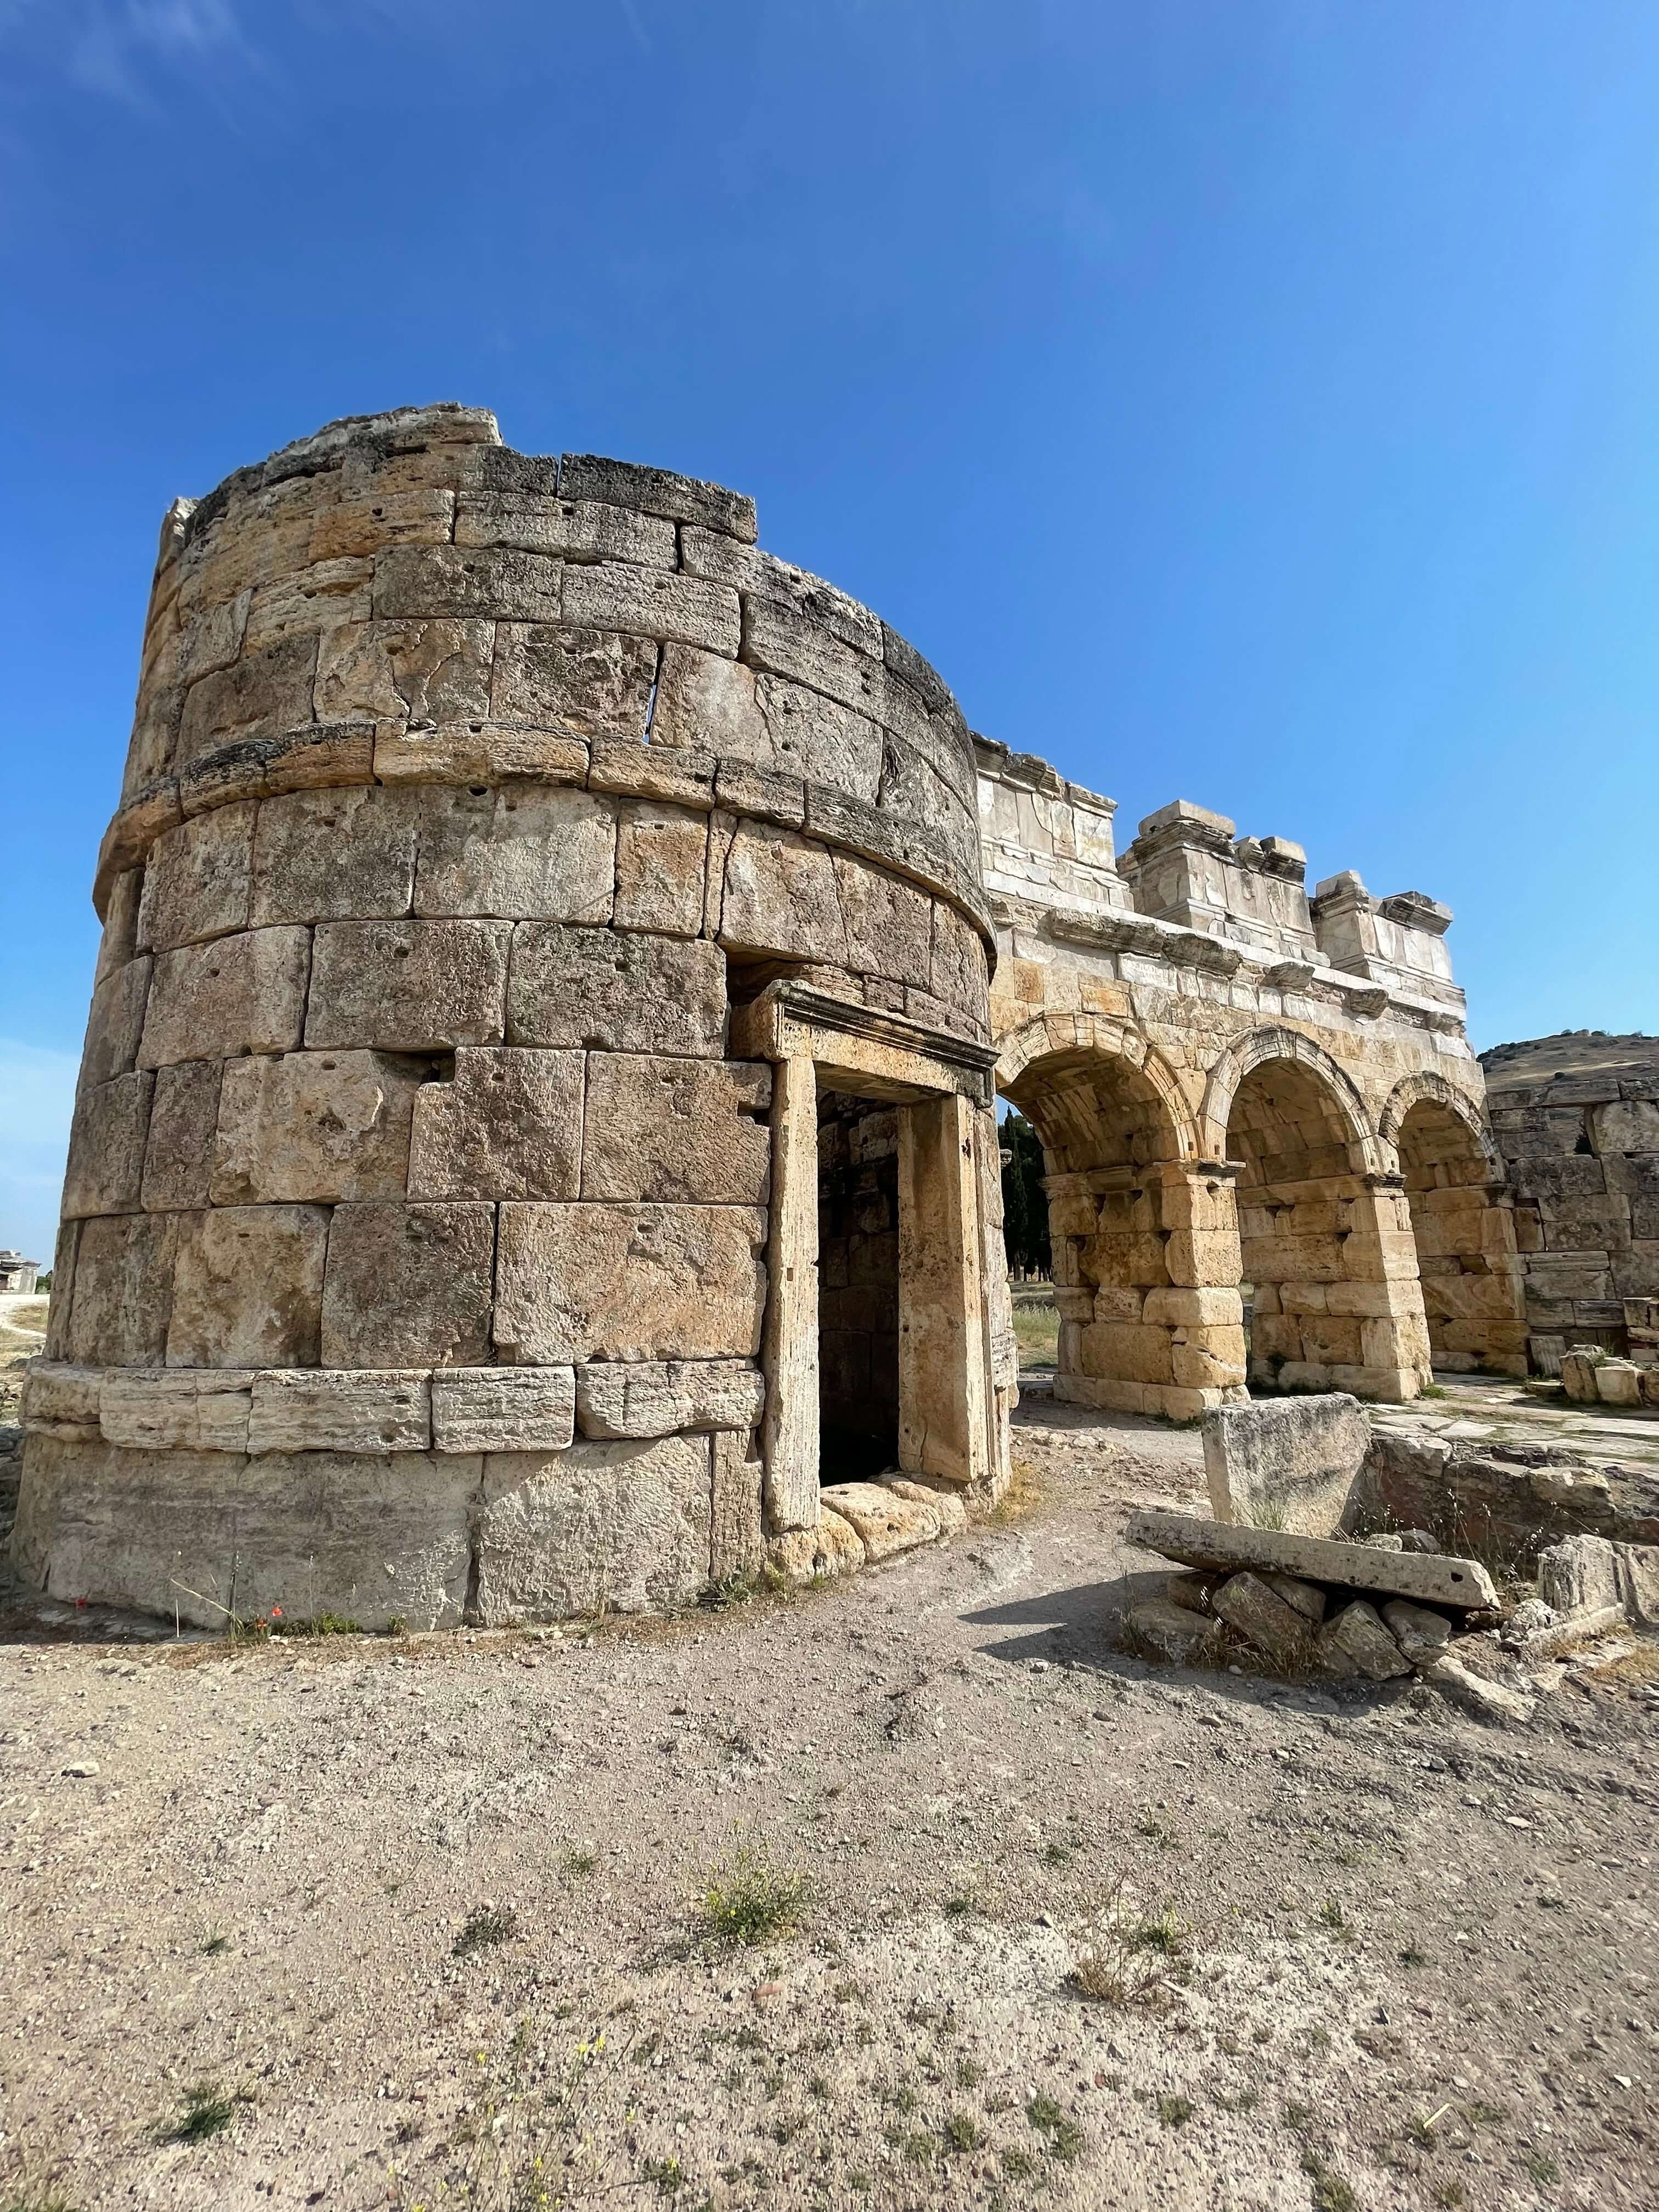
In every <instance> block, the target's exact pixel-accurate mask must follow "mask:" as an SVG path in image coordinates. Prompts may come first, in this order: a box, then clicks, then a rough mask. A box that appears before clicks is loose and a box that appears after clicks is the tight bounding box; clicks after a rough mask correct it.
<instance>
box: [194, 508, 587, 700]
mask: <svg viewBox="0 0 1659 2212" xmlns="http://www.w3.org/2000/svg"><path fill="white" fill-rule="evenodd" d="M562 574H563V568H562V563H560V562H557V561H550V560H548V559H547V558H546V557H545V556H544V555H542V554H539V553H519V552H515V551H513V550H511V549H510V548H508V547H506V546H495V547H484V546H459V545H394V546H393V547H392V549H391V550H389V551H388V552H385V553H381V554H380V555H378V556H376V559H375V562H374V616H375V619H376V620H377V621H382V622H383V621H386V620H388V619H391V620H400V621H407V620H409V619H410V617H414V618H416V619H419V618H420V617H428V618H430V617H448V618H449V619H450V620H451V621H466V620H469V619H471V620H474V621H476V620H478V619H481V618H488V617H494V618H495V620H496V621H499V622H525V623H556V622H557V621H558V620H559V618H560V599H561V578H562ZM186 712H188V708H186Z"/></svg>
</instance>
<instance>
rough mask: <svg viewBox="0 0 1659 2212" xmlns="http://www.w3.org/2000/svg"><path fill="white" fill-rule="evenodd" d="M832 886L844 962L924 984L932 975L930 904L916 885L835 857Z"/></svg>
mask: <svg viewBox="0 0 1659 2212" xmlns="http://www.w3.org/2000/svg"><path fill="white" fill-rule="evenodd" d="M835 869H836V890H837V892H838V894H839V902H840V906H841V913H842V923H843V925H844V927H845V929H846V932H847V955H848V965H849V966H850V967H852V968H854V969H858V970H859V971H860V973H862V974H864V975H890V976H892V977H894V978H895V979H896V981H899V982H902V983H915V984H918V985H921V986H922V987H927V983H928V981H929V979H930V976H931V973H932V964H933V906H934V902H933V900H932V899H930V898H929V897H928V896H927V893H926V892H925V891H920V890H917V889H916V888H915V884H904V883H901V882H899V880H898V878H896V877H895V876H888V875H883V874H882V873H881V872H879V871H878V869H875V868H871V867H866V866H864V864H863V863H862V862H861V861H858V860H843V859H842V858H841V857H840V856H839V855H837V856H836V863H835Z"/></svg>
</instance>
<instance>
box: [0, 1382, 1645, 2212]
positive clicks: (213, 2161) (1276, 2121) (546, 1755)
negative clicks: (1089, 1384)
mask: <svg viewBox="0 0 1659 2212" xmlns="http://www.w3.org/2000/svg"><path fill="white" fill-rule="evenodd" d="M1016 1460H1017V1463H1018V1467H1019V1468H1020V1470H1021V1474H1020V1480H1019V1484H1018V1504H1017V1505H1016V1507H1015V1508H1014V1509H1013V1510H1009V1511H1006V1512H1005V1513H1004V1514H1003V1515H1002V1516H999V1518H997V1519H996V1520H994V1521H993V1522H987V1523H980V1524H977V1525H975V1526H974V1527H973V1528H970V1529H969V1533H968V1534H967V1535H966V1536H964V1537H960V1538H958V1539H957V1541H955V1542H954V1543H952V1544H951V1545H950V1546H948V1547H934V1548H933V1549H932V1550H930V1551H928V1552H927V1553H912V1554H910V1555H908V1557H906V1558H905V1559H901V1560H898V1561H896V1562H895V1563H893V1564H892V1565H890V1566H888V1567H886V1568H884V1569H882V1570H879V1571H874V1572H870V1573H866V1574H865V1575H863V1576H861V1577H858V1578H857V1579H856V1580H855V1581H854V1582H852V1583H848V1584H844V1585H842V1586H839V1587H835V1588H830V1589H824V1590H822V1591H817V1592H812V1593H809V1594H806V1595H803V1596H799V1597H796V1598H793V1599H782V1598H777V1599H774V1598H763V1599H760V1600H757V1601H753V1602H752V1603H750V1604H749V1605H747V1606H744V1607H738V1608H736V1609H734V1610H732V1611H731V1612H729V1613H724V1614H719V1615H714V1614H700V1615H697V1616H695V1617H693V1618H691V1619H689V1620H680V1621H676V1622H672V1623H633V1624H629V1623H605V1624H601V1625H599V1626H598V1628H597V1629H596V1630H595V1632H592V1633H591V1634H588V1633H583V1632H575V1633H569V1632H567V1633H566V1634H564V1635H562V1636H555V1635H546V1636H542V1637H538V1636H502V1635H495V1636H479V1637H477V1638H465V1637H452V1638H427V1639H422V1640H417V1641H415V1642H410V1643H399V1642H396V1641H392V1640H387V1639H362V1638H333V1639H330V1640H328V1641H325V1642H321V1643H311V1644H296V1643H275V1644H264V1645H259V1646H254V1647H227V1646H226V1645H224V1644H213V1643H206V1642H196V1643H185V1644H173V1643H172V1642H171V1641H165V1642H159V1643H139V1644H133V1643H125V1644H118V1643H113V1642H112V1641H110V1640H108V1625H107V1624H105V1623H100V1622H97V1621H94V1620H89V1619H88V1618H87V1617H85V1616H81V1617H78V1618H77V1617H76V1616H75V1615H74V1614H73V1613H72V1611H71V1612H70V1613H68V1614H67V1615H66V1616H64V1614H63V1613H62V1609H59V1612H60V1618H59V1620H58V1623H57V1624H56V1627H55V1629H54V1627H53V1626H52V1624H51V1623H47V1624H46V1626H41V1624H40V1617H39V1616H38V1615H36V1616H33V1618H32V1619H26V1618H25V1617H24V1616H22V1615H21V1614H14V1615H13V1616H12V1617H11V1626H10V1627H9V1630H8V1631H7V1632H6V1633H5V1636H4V1639H3V1640H0V1728H3V1742H0V1756H3V1769H0V1814H3V1818H0V1850H3V1860H0V1864H3V1883H0V1896H3V1904H4V1909H5V1912H6V1916H7V1924H6V1928H5V1937H6V1941H5V1942H4V1945H3V1955H4V1958H5V1961H6V1963H5V1965H4V1966H3V1969H0V1972H3V2004H0V2078H3V2084H4V2099H3V2115H0V2128H3V2137H0V2205H5V2206H6V2207H7V2212H11V2208H12V2206H13V2205H14V2204H15V2205H16V2206H19V2207H22V2208H27V2212H36V2209H37V2208H40V2207H44V2206H46V2205H47V2204H52V2203H61V2204H62V2205H64V2206H70V2207H79V2208H82V2212H92V2208H94V2207H99V2208H101V2207H106V2206H123V2207H131V2206H146V2207H148V2206H156V2207H161V2206H165V2207H169V2208H179V2212H188V2208H197V2207H200V2208H214V2212H234V2208H240V2207H245V2206H246V2207H266V2206H276V2207H290V2206H292V2207H299V2206H304V2205H313V2204H315V2205H325V2206H327V2207H329V2208H331V2212H336V2208H338V2212H356V2208H359V2207H362V2208H367V2207H370V2206H396V2207H402V2208H405V2212H412V2208H415V2207H416V2206H421V2207H426V2208H429V2209H430V2212H435V2208H437V2207H439V2206H441V2205H455V2204H460V2203H466V2204H483V2205H489V2206H492V2207H493V2206H499V2207H501V2208H503V2209H504V2212H520V2208H528V2207H533V2206H536V2205H538V2204H543V2203H546V2204H555V2203H568V2204H573V2205H581V2206H586V2205H601V2204H610V2205H617V2206H624V2207H639V2206H647V2205H652V2204H655V2203H663V2204H673V2205H676V2206H678V2207H682V2208H689V2207H696V2206H702V2205H704V2204H712V2205H715V2206H728V2205H729V2206H733V2207H736V2206H747V2205H750V2204H773V2205H776V2204H787V2205H790V2206H794V2205H801V2206H807V2207H817V2206H834V2207H840V2206H871V2207H877V2206H882V2207H884V2206H933V2205H941V2206H945V2205H948V2206H951V2207H957V2206H963V2207H968V2206H983V2207H986V2208H991V2207H995V2206H998V2205H1003V2206H1007V2207H1010V2208H1012V2207H1017V2206H1024V2205H1028V2204H1030V2205H1036V2204H1042V2205H1047V2206H1079V2207H1082V2206H1089V2207H1098V2206H1120V2205H1121V2206H1132V2205H1133V2206H1141V2205H1157V2206H1159V2207H1172V2208H1185V2207H1188V2206H1191V2207H1199V2206H1204V2207H1206V2208H1207V2207H1212V2206H1225V2207H1227V2208H1230V2212H1231V2208H1233V2207H1262V2208H1268V2207H1272V2208H1279V2207H1286V2208H1288V2207H1296V2208H1298V2212H1299V2208H1304V2207H1309V2206H1313V2207H1316V2208H1327V2212H1341V2208H1344V2207H1347V2206H1350V2205H1353V2206H1359V2207H1368V2208H1379V2209H1380V2208H1394V2207H1399V2208H1402V2212H1403V2208H1413V2212H1416V2208H1419V2207H1425V2206H1428V2207H1432V2206H1436V2205H1443V2206H1449V2207H1451V2206H1469V2207H1493V2208H1498V2207H1503V2208H1511V2207H1530V2206H1533V2205H1539V2206H1557V2205H1585V2206H1590V2205H1594V2206H1597V2207H1607V2206H1632V2207H1650V2206H1652V2205H1654V2204H1655V2203H1656V2202H1659V2184H1656V2180H1655V2175H1656V2172H1659V2137H1656V2121H1659V2098H1656V2087H1659V1988H1656V1975H1659V1928H1656V1919H1655V1911H1654V1893H1653V1874H1652V1860H1653V1855H1654V1853H1655V1852H1656V1851H1659V1827H1656V1821H1655V1809H1656V1805H1659V1759H1656V1741H1659V1689H1656V1684H1659V1668H1655V1666H1654V1665H1653V1664H1652V1663H1651V1662H1652V1658H1653V1647H1651V1646H1638V1647H1637V1648H1636V1649H1634V1650H1627V1651H1626V1654H1625V1656H1623V1657H1622V1658H1621V1659H1620V1660H1619V1661H1617V1662H1615V1663H1614V1664H1613V1666H1612V1667H1611V1668H1608V1669H1607V1670H1605V1672H1604V1674H1602V1675H1601V1676H1600V1677H1596V1676H1593V1675H1591V1674H1587V1673H1584V1672H1579V1673H1576V1674H1569V1675H1568V1676H1566V1677H1565V1680H1563V1682H1562V1685H1561V1686H1560V1687H1559V1689H1558V1690H1557V1691H1555V1692H1553V1693H1552V1694H1549V1695H1547V1696H1545V1697H1544V1698H1542V1699H1541V1705H1540V1711H1539V1716H1538V1717H1537V1719H1536V1720H1535V1721H1534V1723H1533V1724H1532V1725H1531V1726H1530V1727H1529V1728H1527V1729H1506V1730H1503V1731H1494V1730H1492V1729H1484V1728H1481V1727H1480V1726H1478V1725H1476V1724H1475V1723H1473V1722H1471V1721H1469V1720H1468V1719H1466V1718H1463V1717H1460V1716H1459V1715H1457V1714H1455V1713H1454V1712H1452V1711H1450V1710H1449V1708H1448V1707H1447V1706H1446V1705H1443V1703H1442V1702H1441V1701H1440V1700H1439V1699H1437V1698H1436V1697H1435V1696H1433V1695H1432V1694H1431V1692H1427V1691H1425V1690H1422V1689H1419V1688H1415V1687H1413V1686H1409V1685H1408V1686H1406V1687H1404V1688H1403V1689H1401V1688H1400V1687H1399V1686H1393V1685H1391V1686H1389V1687H1388V1688H1387V1689H1385V1690H1383V1691H1376V1690H1372V1691H1367V1692H1364V1693H1355V1694H1346V1693H1345V1694H1343V1695H1341V1696H1340V1697H1339V1696H1336V1695H1331V1696H1326V1695H1323V1694H1319V1693H1311V1692H1305V1691H1300V1690H1297V1691H1286V1690H1282V1689H1275V1688H1274V1686H1273V1685H1271V1684H1265V1683H1261V1682H1258V1681H1255V1680H1251V1679H1249V1678H1248V1677H1245V1676H1243V1675H1237V1676H1235V1675H1229V1674H1220V1675H1210V1676H1197V1675H1188V1676H1182V1675H1176V1674H1163V1675H1154V1674H1152V1673H1151V1672H1150V1671H1149V1670H1148V1669H1146V1668H1144V1667H1142V1666H1140V1665H1139V1664H1138V1663H1136V1662H1133V1661H1132V1660H1129V1659H1127V1658H1125V1657H1122V1656H1119V1655H1118V1654H1116V1653H1115V1651H1114V1650H1113V1649H1112V1648H1111V1642H1110V1638H1111V1634H1112V1628H1113V1623H1114V1621H1115V1618H1116V1616H1117V1612H1118V1609H1119V1608H1120V1607H1121V1604H1122V1603H1123V1601H1124V1599H1125V1597H1126V1595H1127V1594H1128V1593H1129V1592H1132V1591H1133V1590H1135V1589H1148V1588H1151V1587H1152V1583H1150V1582H1149V1581H1146V1580H1144V1579H1142V1578H1143V1577H1150V1576H1152V1574H1153V1573H1154V1572H1155V1571H1156V1570H1155V1566H1154V1563H1153V1562H1152V1561H1151V1560H1150V1559H1146V1557H1145V1556H1144V1555H1136V1554H1133V1553H1127V1552H1126V1551H1125V1550H1124V1548H1123V1547H1122V1543H1121V1529H1122V1526H1123V1522H1124V1520H1125V1517H1126V1515H1127V1510H1128V1508H1129V1505H1130V1504H1131V1503H1132V1502H1133V1501H1134V1500H1137V1499H1163V1500H1164V1501H1166V1502H1168V1501H1170V1500H1174V1499H1187V1498H1194V1496H1195V1495H1196V1494H1197V1492H1198V1491H1199V1489H1200V1455H1199V1449H1198V1443H1197V1439H1196V1437H1194V1436H1193V1435H1192V1434H1190V1433H1182V1432H1176V1431H1165V1430H1161V1429H1158V1428H1154V1427H1152V1426H1151V1425H1144V1424H1139V1423H1136V1422H1133V1421H1131V1420H1127V1419H1126V1420H1118V1421H1112V1422H1110V1423H1108V1424H1101V1423H1098V1422H1096V1421H1093V1420H1085V1419H1082V1418H1081V1417H1079V1416H1078V1415H1075V1414H1073V1413H1068V1412H1066V1410H1065V1409H1061V1408H1044V1407H1031V1408H1030V1409H1028V1410H1027V1411H1026V1412H1025V1413H1023V1414H1022V1415H1021V1417H1020V1421H1019V1425H1018V1431H1017V1436H1016ZM54 1634H55V1635H56V1637H57V1639H58V1640H53V1637H54ZM797 1882H799V1885H800V1886H801V1887H800V1889H799V1896H798V1897H797V1898H795V1899H794V1900H793V1908H794V1911H795V1916H796V1917H795V1921H794V1924H793V1926H787V1927H782V1928H775V1929H773V1930H772V1931H771V1932H770V1933H769V1934H763V1940H761V1941H759V1942H757V1943H756V1944H754V1945H752V1946H749V1945H744V1944H738V1945H735V1946H732V1947H730V1948H727V1947H726V1946H724V1945H722V1944H721V1943H720V1942H719V1941H717V1940H715V1939H714V1936H713V1935H712V1933H711V1930H710V1928H709V1925H708V1916H707V1915H706V1914H704V1913H702V1911H700V1904H701V1901H702V1899H704V1898H705V1896H706V1893H707V1892H708V1889H709V1887H710V1885H711V1883H718V1884H719V1885H720V1887H721V1888H722V1890H723V1893H724V1895H725V1898H726V1901H727V1902H729V1903H732V1905H733V1907H734V1910H735V1911H738V1913H739V1914H743V1913H747V1914H748V1916H749V1917H750V1919H751V1920H752V1921H757V1922H761V1923H763V1922H764V1920H765V1919H766V1917H767V1915H768V1912H769V1911H775V1912H776V1911H784V1912H787V1910H788V1908H789V1906H790V1905H791V1900H792V1886H793V1884H795V1883H797ZM1079 1976H1080V1977H1081V1978H1082V1979H1083V1980H1084V1981H1085V1983H1088V1984H1090V1985H1091V1986H1092V1987H1093V1988H1095V1989H1096V1990H1097V1991H1099V1992H1101V1994H1099V1995H1097V1996H1095V1997H1094V1998H1092V1999H1091V1998H1089V1997H1085V1996H1083V1995H1081V1994H1079V1990H1078V1988H1077V1986H1076V1982H1075V1981H1074V1979H1073V1978H1074V1977H1079ZM168 2136H171V2137H172V2139H171V2140H168V2139H167V2138H168ZM54 2190H55V2191H58V2196H56V2197H54V2196H52V2194H50V2192H51V2191H54ZM7 2191H14V2192H16V2194H15V2196H14V2197H9V2196H8V2195H7V2193H6V2192H7Z"/></svg>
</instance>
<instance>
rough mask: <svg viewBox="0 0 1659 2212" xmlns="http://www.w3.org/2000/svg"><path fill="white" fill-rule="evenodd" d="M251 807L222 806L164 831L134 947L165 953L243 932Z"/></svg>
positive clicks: (150, 868) (152, 859)
mask: <svg viewBox="0 0 1659 2212" xmlns="http://www.w3.org/2000/svg"><path fill="white" fill-rule="evenodd" d="M256 811H257V808H256V805H255V802H254V801H253V800H252V799H245V800H244V801H243V802H242V803H241V804H240V805H237V806H221V807H217V808H216V809H215V811H213V812H212V813H211V814H198V815H197V817H195V819H194V820H193V821H190V822H181V823H179V827H178V828H177V829H168V830H167V831H165V832H164V833H163V835H162V836H160V837H158V838H157V839H156V841H155V844H154V845H153V846H152V847H151V848H150V853H149V860H148V861H147V863H146V865H145V868H144V890H143V898H142V899H141V900H140V902H139V907H138V939H137V941H138V944H139V945H140V947H141V948H142V949H143V951H146V952H168V951H173V949H174V948H175V947H177V946H179V945H197V944H200V943H202V942H203V941H204V940H205V939H209V938H213V937H227V936H228V935H229V934H230V933H231V932H232V931H233V930H239V929H246V927H247V926H248V921H249V918H250V907H251V896H252V882H251V879H252V860H253V818H254V815H255V813H256Z"/></svg>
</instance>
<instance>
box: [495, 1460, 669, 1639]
mask: <svg viewBox="0 0 1659 2212" xmlns="http://www.w3.org/2000/svg"><path fill="white" fill-rule="evenodd" d="M709 1515H710V1489H709V1458H708V1439H707V1438H706V1437H663V1438H662V1439H661V1440H660V1441H659V1442H658V1443H603V1444H598V1443H580V1444H573V1445H572V1446H571V1448H570V1449H569V1450H568V1451H563V1452H556V1453H538V1452H492V1453H491V1454H490V1455H489V1457H488V1458H487V1459H486V1460H485V1462H484V1506H483V1514H482V1516H481V1517H480V1521H479V1525H478V1537H477V1608H478V1618H479V1620H480V1621H481V1622H483V1624H484V1625H485V1626H492V1627H495V1626H504V1625H507V1624H508V1623H510V1622H513V1621H519V1620H568V1619H570V1618H572V1617H573V1616H583V1617H586V1618H598V1617H599V1616H600V1615H602V1614H604V1613H645V1612H650V1611H661V1610H663V1609H665V1608H666V1607H671V1606H677V1605H684V1604H686V1603H688V1602H689V1601H690V1600H691V1599H693V1598H695V1597H696V1595H697V1592H698V1591H699V1590H700V1589H702V1587H703V1585H704V1583H706V1582H707V1581H708V1560H709Z"/></svg>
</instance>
